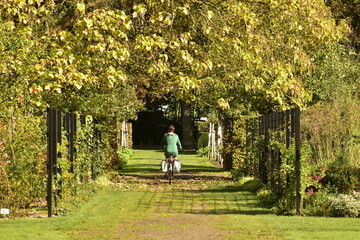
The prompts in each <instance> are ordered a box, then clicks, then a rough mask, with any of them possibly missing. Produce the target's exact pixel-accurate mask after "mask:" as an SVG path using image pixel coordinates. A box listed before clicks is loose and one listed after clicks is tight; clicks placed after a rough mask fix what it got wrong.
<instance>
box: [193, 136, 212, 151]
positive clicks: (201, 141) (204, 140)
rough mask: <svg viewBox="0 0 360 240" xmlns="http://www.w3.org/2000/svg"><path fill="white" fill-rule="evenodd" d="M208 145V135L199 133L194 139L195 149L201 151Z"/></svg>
mask: <svg viewBox="0 0 360 240" xmlns="http://www.w3.org/2000/svg"><path fill="white" fill-rule="evenodd" d="M208 144H209V133H208V132H199V133H198V135H197V139H196V148H197V149H201V148H205V147H207V146H208Z"/></svg>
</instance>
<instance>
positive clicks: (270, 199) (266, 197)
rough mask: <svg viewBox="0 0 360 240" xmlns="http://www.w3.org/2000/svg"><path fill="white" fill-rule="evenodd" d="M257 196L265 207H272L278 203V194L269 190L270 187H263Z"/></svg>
mask: <svg viewBox="0 0 360 240" xmlns="http://www.w3.org/2000/svg"><path fill="white" fill-rule="evenodd" d="M256 198H257V199H258V200H259V201H260V203H261V204H262V205H263V206H265V207H272V206H274V205H275V203H276V196H275V194H274V193H273V192H272V191H270V190H268V189H261V190H260V191H259V192H258V193H257V195H256Z"/></svg>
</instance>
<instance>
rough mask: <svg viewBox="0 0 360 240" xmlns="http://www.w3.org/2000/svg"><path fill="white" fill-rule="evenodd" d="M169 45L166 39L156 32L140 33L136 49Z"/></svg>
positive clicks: (150, 48) (149, 48)
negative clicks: (150, 33)
mask: <svg viewBox="0 0 360 240" xmlns="http://www.w3.org/2000/svg"><path fill="white" fill-rule="evenodd" d="M167 46H168V44H167V43H166V42H165V40H164V39H163V38H162V37H161V36H158V35H156V34H153V35H151V36H144V35H139V36H137V38H136V45H135V49H139V50H145V51H151V50H153V49H156V48H160V49H165V48H166V47H167Z"/></svg>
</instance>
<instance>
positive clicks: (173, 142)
mask: <svg viewBox="0 0 360 240" xmlns="http://www.w3.org/2000/svg"><path fill="white" fill-rule="evenodd" d="M161 146H163V147H164V148H165V153H164V154H165V157H166V158H168V157H170V155H173V157H174V158H176V157H177V155H179V149H182V146H181V142H180V139H179V136H178V135H177V134H176V133H175V127H174V126H173V125H170V126H169V129H168V133H165V135H164V137H163V138H162V140H161Z"/></svg>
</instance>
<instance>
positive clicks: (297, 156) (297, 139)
mask: <svg viewBox="0 0 360 240" xmlns="http://www.w3.org/2000/svg"><path fill="white" fill-rule="evenodd" d="M294 115H295V121H294V122H295V174H296V215H300V214H301V212H300V208H301V161H300V158H301V155H300V154H301V153H300V148H301V142H300V141H301V138H300V108H296V109H295V114H294Z"/></svg>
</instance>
